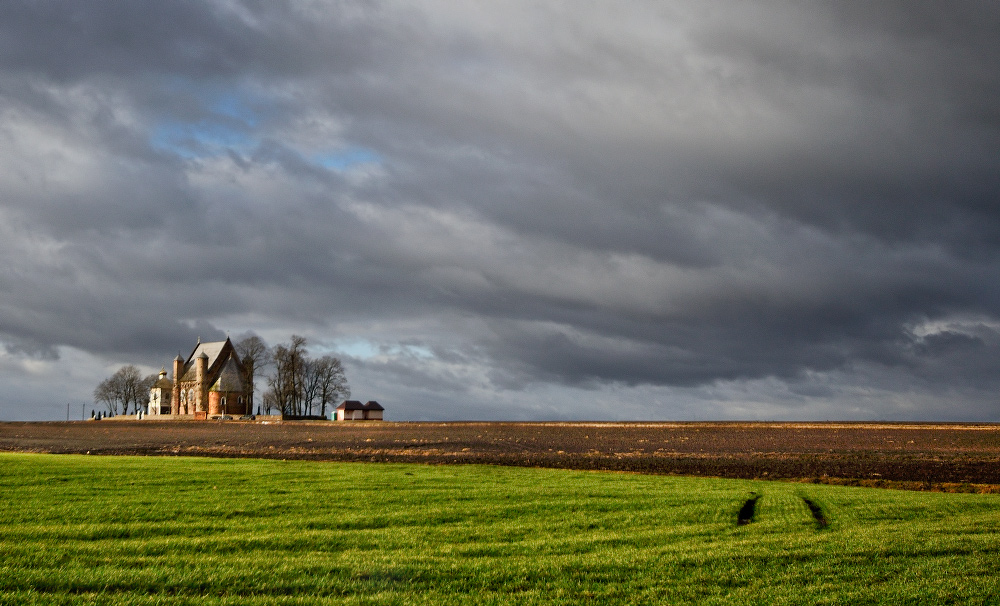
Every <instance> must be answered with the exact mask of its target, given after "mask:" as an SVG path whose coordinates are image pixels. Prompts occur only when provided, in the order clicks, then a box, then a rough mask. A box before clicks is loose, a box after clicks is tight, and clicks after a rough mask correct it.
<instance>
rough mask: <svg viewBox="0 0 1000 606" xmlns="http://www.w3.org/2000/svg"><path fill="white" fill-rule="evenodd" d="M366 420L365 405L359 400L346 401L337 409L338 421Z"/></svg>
mask: <svg viewBox="0 0 1000 606" xmlns="http://www.w3.org/2000/svg"><path fill="white" fill-rule="evenodd" d="M364 418H365V405H364V404H362V403H361V402H359V401H357V400H344V401H343V402H341V403H340V406H338V407H337V420H338V421H361V420H363V419H364Z"/></svg>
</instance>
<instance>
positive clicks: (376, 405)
mask: <svg viewBox="0 0 1000 606" xmlns="http://www.w3.org/2000/svg"><path fill="white" fill-rule="evenodd" d="M365 410H385V409H384V408H382V405H381V404H379V403H378V402H376V401H375V400H369V401H368V403H367V404H365Z"/></svg>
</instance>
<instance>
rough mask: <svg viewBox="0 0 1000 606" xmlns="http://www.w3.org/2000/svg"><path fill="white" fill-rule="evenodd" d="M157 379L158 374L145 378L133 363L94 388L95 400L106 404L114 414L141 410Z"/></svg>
mask: <svg viewBox="0 0 1000 606" xmlns="http://www.w3.org/2000/svg"><path fill="white" fill-rule="evenodd" d="M155 381H156V375H149V376H147V377H145V378H143V376H142V373H141V372H140V371H139V369H138V368H136V366H135V365H133V364H128V365H126V366H122V367H121V368H119V369H118V370H117V371H116V372H115V374H113V375H111V376H110V377H108V378H107V379H105V380H103V381H101V382H100V383H99V384H98V385H97V387H96V388H94V401H95V402H97V403H99V404H104V405H105V406H106V407H107V409H108V412H110V413H111V414H113V415H116V414H119V412H118V410H119V406H120V407H121V414H126V415H127V414H128V413H129V408H131V409H132V412H135V411H137V410H139V407H140V406H142V405H143V404H144V403H145V402H146V401H147V399H148V398H149V390H150V388H151V387H152V386H153V383H154V382H155Z"/></svg>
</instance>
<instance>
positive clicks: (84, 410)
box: [80, 402, 87, 421]
mask: <svg viewBox="0 0 1000 606" xmlns="http://www.w3.org/2000/svg"><path fill="white" fill-rule="evenodd" d="M80 420H81V421H86V420H87V403H86V402H84V403H83V404H80Z"/></svg>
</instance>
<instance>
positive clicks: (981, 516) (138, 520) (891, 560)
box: [0, 454, 1000, 605]
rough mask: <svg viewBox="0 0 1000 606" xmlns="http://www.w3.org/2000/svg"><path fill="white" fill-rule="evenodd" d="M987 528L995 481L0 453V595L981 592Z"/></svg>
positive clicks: (998, 592)
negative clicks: (856, 480) (929, 488)
mask: <svg viewBox="0 0 1000 606" xmlns="http://www.w3.org/2000/svg"><path fill="white" fill-rule="evenodd" d="M752 493H757V494H758V495H760V499H759V500H758V501H757V502H756V506H755V507H754V508H753V510H754V519H753V521H752V522H751V523H749V524H746V525H740V526H737V523H736V521H737V516H738V513H739V512H740V510H741V508H743V505H744V503H745V502H746V501H747V500H748V499H750V498H751V497H752V496H753V494H752ZM804 499H808V500H809V501H810V502H811V503H812V504H813V505H812V508H810V506H809V505H807V504H806V502H805V500H804ZM817 511H819V512H820V513H821V515H820V516H819V517H821V518H822V519H823V520H824V521H825V522H826V525H825V526H824V525H821V524H820V523H819V522H818V521H817V514H816V512H817ZM998 532H1000V496H998V495H966V494H937V493H915V492H902V491H888V490H876V489H869V488H846V487H837V486H821V485H805V484H789V483H776V482H775V483H771V482H751V481H740V480H719V479H699V478H683V477H662V476H641V475H626V474H612V473H592V472H575V471H559V470H544V469H518V468H497V467H484V466H438V467H432V466H420V465H387V464H357V463H350V464H348V463H314V462H283V461H262V460H245V459H243V460H219V459H200V458H190V459H189V458H129V457H87V456H52V455H21V454H16V455H15V454H0V604H17V605H22V604H137V605H138V604H143V605H145V604H199V605H202V604H207V605H214V604H260V605H271V604H463V605H464V604H685V603H691V604H694V603H697V604H876V603H878V604H889V603H891V604H945V603H966V604H987V603H998V596H1000V580H998V576H997V567H998V565H1000V534H998Z"/></svg>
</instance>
